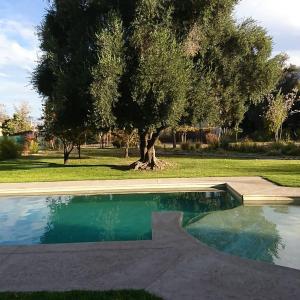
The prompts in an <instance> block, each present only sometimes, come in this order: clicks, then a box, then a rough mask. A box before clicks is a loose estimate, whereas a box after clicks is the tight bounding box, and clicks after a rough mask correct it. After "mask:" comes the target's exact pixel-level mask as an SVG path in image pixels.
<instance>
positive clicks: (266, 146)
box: [228, 141, 300, 156]
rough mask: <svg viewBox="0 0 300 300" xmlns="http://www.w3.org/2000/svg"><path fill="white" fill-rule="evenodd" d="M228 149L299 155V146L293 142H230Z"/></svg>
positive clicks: (271, 154) (276, 154) (272, 154)
mask: <svg viewBox="0 0 300 300" xmlns="http://www.w3.org/2000/svg"><path fill="white" fill-rule="evenodd" d="M228 150H231V151H237V152H242V153H265V154H267V155H270V156H278V155H292V156H298V155H300V146H297V145H296V144H295V143H291V142H289V143H284V142H277V143H257V142H251V141H244V142H240V143H230V144H229V146H228Z"/></svg>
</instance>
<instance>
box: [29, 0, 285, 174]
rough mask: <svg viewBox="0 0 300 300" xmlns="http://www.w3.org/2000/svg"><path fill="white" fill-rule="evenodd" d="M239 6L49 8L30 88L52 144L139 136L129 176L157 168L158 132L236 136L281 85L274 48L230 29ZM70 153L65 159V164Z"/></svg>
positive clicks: (153, 3) (164, 3)
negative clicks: (213, 131)
mask: <svg viewBox="0 0 300 300" xmlns="http://www.w3.org/2000/svg"><path fill="white" fill-rule="evenodd" d="M237 2H238V1H237V0H210V1H207V0H185V1H182V0H122V1H118V0H102V1H99V0H55V1H51V3H52V5H51V7H50V9H49V11H48V13H47V15H46V17H45V20H44V23H43V24H42V26H41V30H40V37H41V42H42V43H41V48H42V50H43V52H44V55H43V57H42V59H41V62H40V64H39V66H38V67H37V70H36V73H35V76H34V82H35V85H36V87H37V88H38V90H39V91H40V93H41V94H42V95H43V96H44V97H45V102H46V104H47V105H48V104H49V105H48V107H47V111H50V112H51V114H50V118H48V120H49V122H50V125H51V126H49V128H52V129H53V130H54V131H55V134H56V135H58V136H60V137H61V138H62V139H65V140H66V143H68V144H70V149H72V147H73V146H74V143H75V142H76V140H78V136H77V135H79V137H80V134H82V133H83V132H84V131H85V130H87V128H93V129H95V130H108V129H109V128H111V127H119V128H122V129H123V128H126V129H128V128H129V129H134V128H136V129H137V130H138V132H139V136H140V152H141V153H140V159H139V161H138V162H136V163H135V164H133V165H132V167H134V168H136V169H148V168H150V169H154V168H159V167H161V166H162V165H163V164H162V163H160V162H159V161H158V160H157V159H156V156H155V149H154V146H155V142H156V141H157V139H158V137H159V135H160V133H161V131H162V130H163V129H165V128H167V127H176V126H177V125H178V124H181V123H190V124H191V123H199V122H201V121H207V120H209V121H210V122H212V123H214V124H217V125H221V126H223V127H233V128H234V127H235V128H236V127H238V125H239V123H240V121H241V119H242V117H243V115H244V112H245V110H246V108H247V105H248V104H249V103H251V102H255V101H259V99H260V98H261V96H262V95H263V94H265V93H266V92H269V90H270V89H272V88H273V85H274V83H275V82H276V80H277V78H278V73H279V69H280V68H279V61H280V60H279V59H278V58H274V59H270V55H271V50H272V41H271V38H270V37H268V36H267V34H266V32H265V31H264V30H263V29H262V28H261V27H259V26H257V25H256V24H255V22H253V21H252V20H246V21H245V22H243V23H242V24H237V23H236V22H235V20H234V19H233V17H232V16H233V9H234V7H235V5H236V3H237ZM67 158H68V151H66V153H65V161H66V160H67Z"/></svg>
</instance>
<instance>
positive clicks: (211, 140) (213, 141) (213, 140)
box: [205, 133, 219, 148]
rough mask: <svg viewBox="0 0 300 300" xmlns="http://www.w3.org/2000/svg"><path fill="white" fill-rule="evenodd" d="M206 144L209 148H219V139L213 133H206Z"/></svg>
mask: <svg viewBox="0 0 300 300" xmlns="http://www.w3.org/2000/svg"><path fill="white" fill-rule="evenodd" d="M205 138H206V142H207V144H208V145H209V147H210V148H218V147H219V138H218V136H217V135H216V134H214V133H208V134H207V135H206V137H205Z"/></svg>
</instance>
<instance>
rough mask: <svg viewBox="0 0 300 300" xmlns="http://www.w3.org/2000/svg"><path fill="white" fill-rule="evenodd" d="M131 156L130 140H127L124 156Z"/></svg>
mask: <svg viewBox="0 0 300 300" xmlns="http://www.w3.org/2000/svg"><path fill="white" fill-rule="evenodd" d="M128 157H129V141H127V142H126V145H125V149H124V158H128Z"/></svg>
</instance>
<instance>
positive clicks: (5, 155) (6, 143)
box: [0, 138, 22, 160]
mask: <svg viewBox="0 0 300 300" xmlns="http://www.w3.org/2000/svg"><path fill="white" fill-rule="evenodd" d="M21 148H22V147H21V146H20V145H18V144H17V143H16V142H14V141H13V140H11V139H8V138H4V139H2V140H1V141H0V159H1V160H5V159H16V158H18V157H19V156H20V155H21V152H22V149H21Z"/></svg>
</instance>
